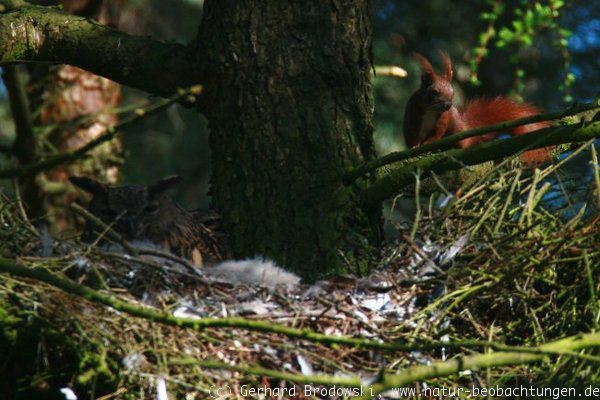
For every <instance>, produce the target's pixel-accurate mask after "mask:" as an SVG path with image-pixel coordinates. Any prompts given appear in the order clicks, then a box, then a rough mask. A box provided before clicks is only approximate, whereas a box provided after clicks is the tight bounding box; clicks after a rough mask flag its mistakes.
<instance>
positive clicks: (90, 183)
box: [69, 176, 108, 196]
mask: <svg viewBox="0 0 600 400" xmlns="http://www.w3.org/2000/svg"><path fill="white" fill-rule="evenodd" d="M69 181H71V183H72V184H73V185H75V186H77V187H78V188H80V189H83V190H85V191H86V192H88V193H91V194H93V195H95V196H96V195H103V194H106V193H107V191H108V187H107V186H106V185H105V184H103V183H101V182H98V181H97V180H95V179H92V178H87V177H85V176H71V177H69Z"/></svg>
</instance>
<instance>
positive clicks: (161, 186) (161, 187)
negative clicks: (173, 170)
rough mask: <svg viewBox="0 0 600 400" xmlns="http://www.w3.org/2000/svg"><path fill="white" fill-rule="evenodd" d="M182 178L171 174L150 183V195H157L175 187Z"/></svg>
mask: <svg viewBox="0 0 600 400" xmlns="http://www.w3.org/2000/svg"><path fill="white" fill-rule="evenodd" d="M182 179H183V178H182V177H181V176H179V175H171V176H167V177H166V178H162V179H161V180H160V181H158V182H156V183H155V184H153V185H150V186H149V187H148V190H149V191H150V195H156V194H159V193H162V192H164V191H165V190H168V189H170V188H171V187H173V186H174V185H176V184H178V183H179V182H181V180H182Z"/></svg>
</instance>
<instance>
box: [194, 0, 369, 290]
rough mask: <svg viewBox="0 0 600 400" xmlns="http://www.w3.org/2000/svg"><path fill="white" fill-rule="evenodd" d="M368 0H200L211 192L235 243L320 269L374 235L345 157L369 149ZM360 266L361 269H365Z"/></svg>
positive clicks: (351, 255) (362, 250) (311, 272)
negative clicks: (348, 177) (347, 181)
mask: <svg viewBox="0 0 600 400" xmlns="http://www.w3.org/2000/svg"><path fill="white" fill-rule="evenodd" d="M369 16H370V9H369V2H368V1H366V0H365V1H331V2H322V1H318V0H316V1H305V2H298V3H295V2H281V1H279V0H264V1H261V2H253V1H223V0H213V1H207V2H206V3H205V6H204V18H203V20H202V23H201V25H200V32H199V35H198V40H197V42H196V43H197V45H196V48H197V49H198V52H199V54H201V55H202V59H203V60H204V62H205V63H207V65H209V66H210V68H209V69H208V70H210V71H211V74H210V77H209V79H208V80H207V81H205V90H206V92H205V93H206V96H205V98H204V101H203V104H202V105H203V110H204V113H205V115H206V116H207V118H208V119H209V122H210V126H211V147H212V151H213V153H212V154H213V160H212V165H213V180H212V182H213V189H212V192H213V196H214V197H213V198H214V202H215V204H216V206H217V207H218V208H219V210H220V211H221V213H222V217H223V221H224V224H225V227H226V229H227V231H228V232H230V233H231V235H232V245H233V250H234V252H235V253H237V254H238V255H245V256H249V255H253V254H263V255H266V256H268V257H272V258H274V259H275V260H277V261H278V262H280V263H282V264H283V265H285V266H287V267H289V268H291V269H293V270H294V271H297V272H299V273H300V274H302V275H303V276H304V277H306V278H312V279H314V278H316V277H317V276H318V275H320V274H322V273H325V272H327V271H331V270H334V271H348V268H347V265H344V262H343V261H342V260H343V259H344V257H341V256H340V254H341V253H343V254H345V255H346V256H347V258H348V259H349V260H353V261H351V262H350V265H351V266H352V267H351V269H352V272H357V270H356V269H355V268H358V270H361V269H362V267H361V266H360V265H359V264H356V263H355V261H356V260H357V258H356V256H357V255H358V256H361V257H362V256H364V255H365V254H366V252H367V251H368V250H367V249H368V240H373V239H376V236H377V232H378V223H379V221H378V220H377V219H375V220H369V219H368V218H367V217H366V216H365V214H363V213H362V211H361V210H360V207H359V198H358V196H357V190H356V189H357V188H356V187H345V186H344V185H343V184H342V182H341V180H340V176H341V175H342V174H343V173H344V171H345V170H346V169H347V168H350V167H351V166H353V165H357V164H360V163H363V162H365V161H367V160H370V159H372V158H373V157H374V155H375V154H374V148H373V143H372V131H373V126H372V110H373V101H372V97H371V83H370V68H371V53H370V50H371V42H370V40H371V27H370V17H369ZM362 272H364V270H363V271H362Z"/></svg>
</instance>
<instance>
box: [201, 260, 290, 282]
mask: <svg viewBox="0 0 600 400" xmlns="http://www.w3.org/2000/svg"><path fill="white" fill-rule="evenodd" d="M204 271H205V272H206V275H207V276H209V277H212V278H214V279H216V280H223V281H226V282H230V283H233V284H236V283H246V284H250V285H252V284H255V285H262V286H267V287H275V286H278V285H284V286H296V285H298V284H299V283H300V277H298V276H297V275H294V274H292V273H291V272H287V271H285V270H284V269H282V268H280V267H278V266H277V265H276V264H275V263H274V262H273V261H271V260H265V259H262V258H254V259H246V260H228V261H224V262H222V263H219V264H216V265H214V266H210V267H207V268H205V269H204Z"/></svg>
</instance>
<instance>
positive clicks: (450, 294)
mask: <svg viewBox="0 0 600 400" xmlns="http://www.w3.org/2000/svg"><path fill="white" fill-rule="evenodd" d="M562 167H563V164H559V165H556V166H550V167H548V168H546V169H545V170H543V171H536V172H535V173H532V174H526V173H523V172H522V171H521V170H520V169H515V168H506V167H505V166H497V167H495V168H493V169H491V170H490V171H487V172H486V173H485V174H484V176H482V177H480V178H478V179H477V180H474V181H472V182H469V183H468V184H466V185H464V186H463V187H462V188H461V189H460V191H461V193H462V195H461V197H459V198H456V197H455V196H452V195H450V191H449V190H448V189H445V190H444V191H442V192H445V193H442V195H441V197H438V195H439V194H434V195H432V197H431V198H430V199H428V200H427V201H423V202H420V203H419V205H418V207H417V213H416V216H415V217H414V220H413V221H412V222H411V223H410V224H407V223H403V224H398V225H397V226H396V227H395V229H396V231H397V232H398V236H399V239H398V240H397V241H395V242H394V243H391V244H388V245H387V246H386V247H385V248H384V249H383V251H382V257H381V262H380V265H379V266H378V267H377V268H376V269H375V270H374V272H373V273H372V274H371V275H370V276H369V277H366V278H360V279H359V278H354V277H337V278H332V279H330V280H328V281H324V282H319V283H317V284H316V285H312V286H308V285H300V286H297V287H291V288H290V287H287V288H278V289H276V290H271V289H266V288H260V287H247V286H243V285H237V286H233V285H231V284H228V283H226V282H217V281H209V280H207V278H205V277H203V276H199V275H195V274H193V273H190V272H189V271H188V270H187V269H184V268H181V267H180V266H178V265H177V264H176V263H173V262H169V261H165V260H156V259H152V260H150V261H148V259H138V258H137V257H134V256H131V255H126V256H125V255H124V254H119V253H117V254H114V253H108V252H106V251H104V250H102V249H99V248H95V247H89V246H85V245H82V244H80V243H78V242H76V241H52V240H51V239H49V238H48V236H47V235H46V234H44V233H43V232H42V233H41V234H40V233H39V232H38V231H37V230H36V229H35V228H33V227H32V226H31V225H30V224H29V223H28V222H27V220H26V218H24V216H23V213H22V212H21V211H20V207H18V204H17V203H15V202H11V201H10V200H9V199H7V198H4V197H3V198H2V204H0V223H1V224H2V229H1V230H0V236H1V237H0V254H1V255H2V256H4V257H8V258H13V259H16V258H18V260H19V262H20V263H21V264H22V265H26V266H27V268H36V269H41V270H44V271H48V272H51V273H52V274H56V275H57V276H60V277H62V278H64V279H69V280H75V281H77V282H79V283H81V284H84V285H86V286H89V287H93V288H94V290H96V291H99V292H102V293H105V294H110V296H112V297H113V298H119V299H122V300H126V301H127V302H130V303H133V304H136V305H140V306H147V307H152V308H154V309H157V310H162V311H164V312H166V313H168V314H170V315H172V316H176V317H183V318H200V319H203V318H209V317H220V318H235V317H243V318H245V319H246V320H249V321H258V322H265V321H268V322H272V323H277V324H282V325H285V326H289V327H294V328H299V329H303V328H307V329H310V330H312V331H316V332H320V333H324V334H327V335H334V336H339V335H345V336H352V337H356V338H361V339H360V340H363V339H364V340H372V341H378V342H381V343H404V344H405V345H406V347H407V349H405V350H404V351H387V350H384V349H379V350H377V349H372V348H368V347H367V346H362V347H361V346H345V345H329V344H326V343H325V342H323V341H319V340H307V339H298V338H290V337H288V336H286V335H282V334H280V333H269V332H256V331H252V330H248V329H240V328H235V327H208V328H205V329H201V330H193V329H185V328H182V327H178V326H170V325H166V324H163V323H157V322H155V321H152V320H147V319H143V318H137V317H133V316H131V315H128V314H126V313H123V312H119V311H116V310H114V309H112V308H110V307H106V306H104V305H101V304H98V303H96V302H93V301H86V300H82V298H80V297H75V296H72V295H71V294H67V293H65V292H63V291H62V290H59V289H57V288H56V287H52V286H49V285H47V284H45V283H41V282H39V281H36V280H31V279H24V278H20V277H14V276H11V275H7V274H1V275H0V320H2V322H3V325H4V328H3V329H4V331H3V334H4V340H5V341H6V337H9V336H10V334H13V335H17V333H15V332H16V331H17V330H18V329H23V328H26V327H31V326H32V325H31V324H32V321H36V322H35V324H37V325H36V326H41V327H42V329H40V330H39V332H38V333H39V334H38V335H37V336H35V340H37V345H38V351H37V353H38V354H37V356H36V357H35V362H36V363H37V364H36V367H35V368H34V371H33V372H32V375H31V377H32V380H31V381H30V382H28V383H27V384H23V385H24V386H25V387H34V388H35V390H43V389H44V387H51V386H52V385H56V384H58V385H64V386H68V387H71V388H74V390H75V391H76V392H78V394H79V395H80V398H87V397H86V396H88V395H89V396H90V397H93V396H96V397H98V396H99V395H106V394H110V393H113V394H114V398H147V397H146V396H150V397H151V398H154V397H156V393H157V391H158V392H159V393H160V392H161V391H162V390H163V383H164V382H166V390H167V391H168V393H169V395H170V396H172V398H186V399H195V398H198V399H204V398H208V396H209V395H210V394H211V390H214V388H215V387H220V386H223V385H228V386H229V387H230V388H231V390H232V397H231V398H236V396H237V397H238V398H243V396H242V395H241V394H240V387H241V385H242V384H248V385H250V386H251V387H265V386H267V387H279V386H280V385H282V386H286V387H291V386H292V385H293V383H292V382H291V381H293V380H294V379H295V380H296V381H297V382H298V385H299V387H303V382H302V377H303V376H304V377H309V376H311V375H312V374H319V375H325V374H326V375H329V378H328V379H329V380H327V379H325V380H324V381H321V384H322V385H323V387H326V386H327V385H326V383H330V384H333V383H336V379H339V380H340V381H343V380H344V379H345V377H360V379H362V380H363V382H367V381H369V380H371V381H372V382H375V381H377V380H378V379H379V380H381V377H382V376H383V375H393V374H396V373H398V371H401V370H402V369H403V368H405V367H407V366H410V365H416V364H427V363H429V362H431V361H432V360H435V359H442V360H443V359H449V358H452V357H455V356H457V355H465V354H468V353H469V352H471V351H473V350H471V349H472V348H473V347H480V346H479V345H473V343H471V344H469V343H468V342H464V346H460V345H457V344H456V343H458V341H465V340H479V341H482V342H485V341H488V342H492V343H504V344H507V345H520V346H536V345H539V344H540V343H543V342H546V341H550V340H553V339H556V338H560V337H564V336H568V335H574V334H577V333H580V332H590V331H594V330H596V329H597V328H598V324H599V318H600V313H599V310H600V306H599V303H598V297H597V293H598V290H599V289H600V287H599V283H598V282H599V281H600V280H599V279H598V278H599V277H600V250H599V248H598V243H599V242H600V241H599V239H600V233H599V228H598V223H597V222H598V216H597V211H596V210H595V209H594V208H593V207H594V206H592V204H593V201H595V200H594V196H595V194H594V190H598V188H597V187H594V183H592V184H591V185H589V186H588V188H589V192H586V194H585V195H584V196H583V198H584V199H586V201H588V203H587V204H588V206H587V208H584V209H583V210H582V209H581V208H580V209H579V210H580V211H575V212H574V213H573V214H572V215H571V216H568V217H567V216H565V215H564V214H563V215H562V216H561V215H559V214H560V213H559V211H560V212H564V211H565V210H566V209H567V207H568V206H571V205H574V204H578V203H581V202H582V200H580V198H579V197H578V198H577V199H575V198H574V197H572V196H569V198H568V199H567V201H566V204H567V205H566V206H565V207H562V206H561V207H559V209H554V210H553V209H552V208H551V207H552V205H551V204H548V203H545V197H544V196H546V195H548V194H549V193H550V192H551V190H550V189H552V188H553V187H554V186H553V185H554V184H555V182H559V184H558V185H559V190H560V191H561V192H563V191H564V192H565V193H566V192H568V190H567V189H565V185H566V183H565V180H566V178H565V176H563V175H562V172H561V171H562V170H561V168H562ZM595 174H596V178H597V171H595ZM550 179H554V181H551V180H550ZM592 182H594V180H592ZM549 185H550V186H549ZM416 190H417V192H418V190H419V188H418V185H417V188H416ZM590 193H591V195H590ZM580 194H581V193H580ZM590 199H591V200H592V201H591V202H590V201H589V200H590ZM436 203H437V204H436ZM581 210H582V211H581ZM25 316H28V317H27V318H29V320H27V318H26V317H25ZM11 321H12V322H11ZM56 337H61V338H63V339H65V340H59V341H56V340H53V339H55V338H56ZM445 342H448V343H453V344H449V345H448V346H446V347H443V346H440V345H439V344H440V343H442V344H443V343H445ZM427 343H434V344H435V345H433V346H431V347H432V349H429V350H425V349H424V348H423V344H427ZM411 346H412V350H411ZM425 347H426V346H425ZM587 354H588V355H589V354H593V353H587ZM73 359H75V360H76V364H75V365H74V366H72V367H71V368H66V367H64V365H63V364H64V363H65V362H68V361H69V360H71V361H72V360H73ZM596 362H597V360H596ZM258 366H259V367H260V368H266V369H269V370H272V371H271V372H273V371H275V372H279V373H291V374H296V378H297V379H296V378H294V377H291V378H290V377H287V378H286V377H273V376H272V377H270V378H269V377H268V376H269V373H270V372H268V371H267V372H265V371H264V370H261V369H260V368H259V367H258ZM594 367H595V364H594V362H592V361H590V360H589V357H588V359H586V358H585V357H580V356H578V355H577V354H575V355H564V354H563V356H561V357H549V358H547V359H546V360H545V362H542V363H539V364H536V365H535V366H533V367H532V366H528V367H503V368H500V369H497V370H487V371H484V372H482V373H480V372H476V371H470V373H469V374H467V375H464V374H463V375H462V376H461V377H451V378H437V379H430V380H429V381H428V384H429V385H437V386H441V385H446V386H453V387H468V386H470V385H477V386H486V387H491V386H494V385H517V384H535V385H542V386H543V385H549V384H554V385H556V384H557V382H559V383H560V384H563V385H567V384H570V385H572V386H577V385H586V384H597V383H599V382H600V376H599V372H598V369H597V368H594ZM596 367H597V365H596ZM509 368H510V369H509ZM57 371H58V372H57ZM33 377H35V379H33ZM288 378H289V379H288ZM307 379H309V378H307ZM414 386H415V387H417V388H419V389H421V390H422V389H423V387H424V386H422V384H421V383H419V384H416V383H415V384H414ZM315 387H318V385H315ZM394 393H395V392H393V391H388V392H386V393H385V396H387V398H394V396H395V394H394ZM396 395H397V393H396ZM330 397H332V398H333V397H335V396H330ZM107 398H108V397H107ZM298 398H303V397H302V396H299V397H298Z"/></svg>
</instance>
